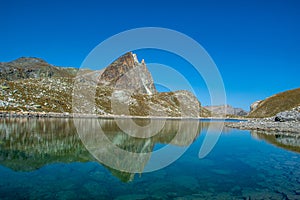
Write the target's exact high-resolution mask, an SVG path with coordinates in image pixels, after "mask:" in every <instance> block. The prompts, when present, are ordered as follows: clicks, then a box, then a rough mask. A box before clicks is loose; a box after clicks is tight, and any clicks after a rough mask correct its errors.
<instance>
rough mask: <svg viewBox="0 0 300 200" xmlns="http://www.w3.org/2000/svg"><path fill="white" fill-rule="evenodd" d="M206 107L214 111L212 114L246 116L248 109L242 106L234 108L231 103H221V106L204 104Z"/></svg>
mask: <svg viewBox="0 0 300 200" xmlns="http://www.w3.org/2000/svg"><path fill="white" fill-rule="evenodd" d="M204 108H205V109H207V110H209V111H211V112H212V115H225V113H226V115H235V116H246V115H247V114H248V112H247V111H245V110H243V109H241V108H234V107H232V106H230V105H219V106H204Z"/></svg>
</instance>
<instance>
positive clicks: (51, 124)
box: [0, 118, 208, 182]
mask: <svg viewBox="0 0 300 200" xmlns="http://www.w3.org/2000/svg"><path fill="white" fill-rule="evenodd" d="M77 120H80V122H81V123H84V124H85V126H84V128H85V129H86V128H87V127H89V128H90V129H91V127H92V124H94V123H99V124H100V125H101V128H102V130H103V131H104V133H105V136H106V137H107V138H108V139H109V140H110V141H111V142H112V143H113V144H114V145H116V146H117V147H118V148H120V149H123V150H125V151H128V152H135V153H150V154H148V156H146V157H143V158H142V159H141V160H140V161H139V162H138V161H137V160H136V162H133V161H132V160H128V161H126V160H125V162H119V163H120V164H121V165H130V166H129V167H131V166H132V167H137V168H138V169H141V170H142V169H143V168H144V167H145V165H146V164H147V162H148V159H149V155H151V152H152V151H154V147H155V145H156V144H162V145H167V144H171V145H174V146H188V145H189V144H191V143H192V142H193V141H194V140H195V139H196V137H197V136H198V134H200V132H201V129H202V128H203V127H207V126H208V123H207V122H199V121H198V120H166V121H165V123H164V124H163V127H162V129H161V130H159V132H158V133H157V134H155V135H153V136H152V137H149V138H137V137H132V136H130V135H128V134H126V133H124V132H123V131H122V130H121V129H120V128H119V126H118V124H119V125H120V124H121V126H122V127H124V126H126V124H129V123H127V121H128V119H117V121H116V120H113V119H77ZM117 123H118V124H117ZM135 123H136V124H138V125H140V126H142V127H143V126H147V125H148V124H149V120H145V119H135ZM155 123H160V120H156V122H155V121H154V125H155ZM0 126H1V133H0V148H1V149H0V164H1V165H3V166H6V167H9V168H11V169H13V170H15V171H32V170H36V169H38V168H41V167H43V166H44V165H48V164H51V163H58V162H62V163H71V162H89V161H97V160H96V159H95V158H94V157H93V156H92V155H91V154H90V153H89V151H88V150H87V149H86V147H85V145H84V144H83V143H82V141H81V139H80V137H79V136H78V134H77V131H76V128H75V126H74V121H73V120H72V119H53V118H47V119H46V118H40V119H28V118H7V119H1V120H0ZM125 128H126V127H125ZM127 128H128V129H130V127H127ZM152 128H153V127H152ZM153 129H155V127H154V128H153ZM91 130H92V129H91ZM91 130H89V129H86V130H85V132H87V133H89V134H87V135H86V136H87V137H92V139H91V140H88V142H91V141H92V143H93V145H94V144H96V145H97V147H99V146H101V145H102V144H101V141H99V140H97V133H95V132H92V131H91ZM147 130H148V131H149V134H151V133H150V132H151V127H149V128H148V129H147ZM127 131H128V130H127ZM132 131H134V130H132ZM154 131H157V130H154ZM191 132H192V133H191ZM90 133H91V134H92V135H91V134H90ZM195 133H196V134H195ZM85 139H86V138H85ZM85 139H83V140H85ZM87 145H91V144H87ZM108 156H110V155H108ZM110 159H112V160H113V159H119V158H118V157H115V158H110ZM113 162H118V161H117V160H113ZM102 165H103V164H102ZM136 165H139V166H136ZM104 166H105V165H104ZM105 167H106V168H108V169H109V170H110V171H111V172H112V174H113V175H114V176H117V177H118V178H119V179H120V180H122V181H125V182H127V181H130V180H132V179H133V177H134V174H133V173H127V172H121V171H119V170H116V169H112V168H111V167H109V166H105ZM126 167H128V166H126Z"/></svg>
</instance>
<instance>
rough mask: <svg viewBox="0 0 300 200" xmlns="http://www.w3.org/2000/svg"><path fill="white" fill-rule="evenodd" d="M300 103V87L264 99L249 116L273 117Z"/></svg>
mask: <svg viewBox="0 0 300 200" xmlns="http://www.w3.org/2000/svg"><path fill="white" fill-rule="evenodd" d="M299 105H300V88H297V89H294V90H288V91H285V92H282V93H279V94H276V95H273V96H271V97H269V98H267V99H265V100H264V101H262V102H261V103H260V104H259V105H258V107H257V108H256V109H255V110H253V111H251V112H250V113H249V117H271V116H274V115H276V114H277V113H279V112H282V111H286V110H290V109H292V108H294V107H297V106H299Z"/></svg>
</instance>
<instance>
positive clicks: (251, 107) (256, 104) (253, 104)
mask: <svg viewBox="0 0 300 200" xmlns="http://www.w3.org/2000/svg"><path fill="white" fill-rule="evenodd" d="M261 102H262V100H258V101H255V102H254V103H252V104H251V105H250V112H252V111H254V110H255V109H256V108H257V107H258V105H259V104H260V103H261Z"/></svg>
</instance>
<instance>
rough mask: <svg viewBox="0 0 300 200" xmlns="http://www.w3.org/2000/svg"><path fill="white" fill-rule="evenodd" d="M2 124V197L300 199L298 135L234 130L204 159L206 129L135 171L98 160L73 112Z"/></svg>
mask: <svg viewBox="0 0 300 200" xmlns="http://www.w3.org/2000/svg"><path fill="white" fill-rule="evenodd" d="M50 122H51V123H50ZM214 123H215V122H214ZM0 126H1V130H2V131H1V135H0V138H1V142H0V147H1V152H0V164H1V166H0V176H1V179H0V198H8V199H21V198H22V199H23V198H32V199H37V198H38V199H39V198H44V199H45V198H46V199H75V198H78V197H82V198H96V199H99V198H119V199H122V198H123V199H126V198H127V199H146V198H152V199H156V198H163V199H173V198H175V197H183V196H185V197H186V198H187V199H194V198H200V199H201V198H210V199H211V198H217V199H230V198H232V197H233V196H234V197H235V198H248V197H251V199H268V198H272V199H284V198H288V199H299V196H298V195H300V194H299V188H300V154H298V153H296V152H297V151H298V152H299V146H297V145H296V146H295V144H299V140H298V139H297V138H296V139H295V138H292V139H291V138H287V139H285V138H284V137H282V136H281V137H278V136H266V135H262V134H257V133H256V134H255V135H253V134H254V133H252V135H253V136H252V135H251V134H250V132H249V131H240V130H227V132H226V134H222V135H221V137H220V139H219V141H218V143H217V145H216V146H215V148H214V149H213V151H212V152H211V153H210V154H209V155H208V156H207V157H205V158H204V159H201V160H200V159H199V158H198V152H199V148H200V146H201V144H202V142H203V138H204V136H205V134H206V133H205V131H204V132H203V133H201V134H200V135H199V136H197V139H196V140H195V141H194V142H193V144H192V145H191V146H190V148H189V149H188V150H187V151H186V152H185V154H184V155H183V156H182V157H181V158H180V159H178V160H177V161H176V162H174V163H173V164H171V165H170V166H168V167H166V168H164V169H162V170H159V171H155V172H151V173H144V174H135V175H134V174H130V173H124V172H120V171H117V170H113V169H111V168H109V167H107V166H103V165H101V164H99V163H97V162H96V161H95V160H94V159H93V158H92V157H91V156H90V155H89V153H88V152H87V151H86V150H85V149H84V146H83V145H82V144H81V142H80V140H79V139H78V137H77V135H76V134H74V127H73V126H72V123H71V122H70V121H68V120H52V121H51V120H50V121H49V120H44V121H40V122H36V121H35V120H31V121H28V120H23V121H21V122H18V123H13V122H11V121H8V120H6V121H3V120H1V125H0ZM203 127H205V124H204V125H203V124H202V125H201V128H203ZM58 130H59V131H60V134H57V131H58ZM116 135H117V134H116ZM111 138H114V137H113V136H111ZM278 138H279V139H278ZM155 140H156V142H155V143H154V144H153V148H154V150H157V149H160V148H162V147H164V146H165V145H166V141H169V138H167V136H166V137H164V136H163V135H160V136H157V138H156V139H155ZM155 140H154V141H155ZM130 141H131V142H132V143H131V147H132V145H133V146H134V142H133V140H130ZM278 141H279V142H278ZM280 141H281V142H282V141H284V142H283V143H284V145H285V146H282V145H281V144H282V143H280ZM288 141H293V142H292V145H289V144H288V143H287V142H288ZM139 142H140V141H139ZM280 145H281V146H280ZM138 146H139V145H138ZM289 146H292V147H291V148H293V149H289ZM124 148H125V147H124ZM128 181H129V182H128Z"/></svg>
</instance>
